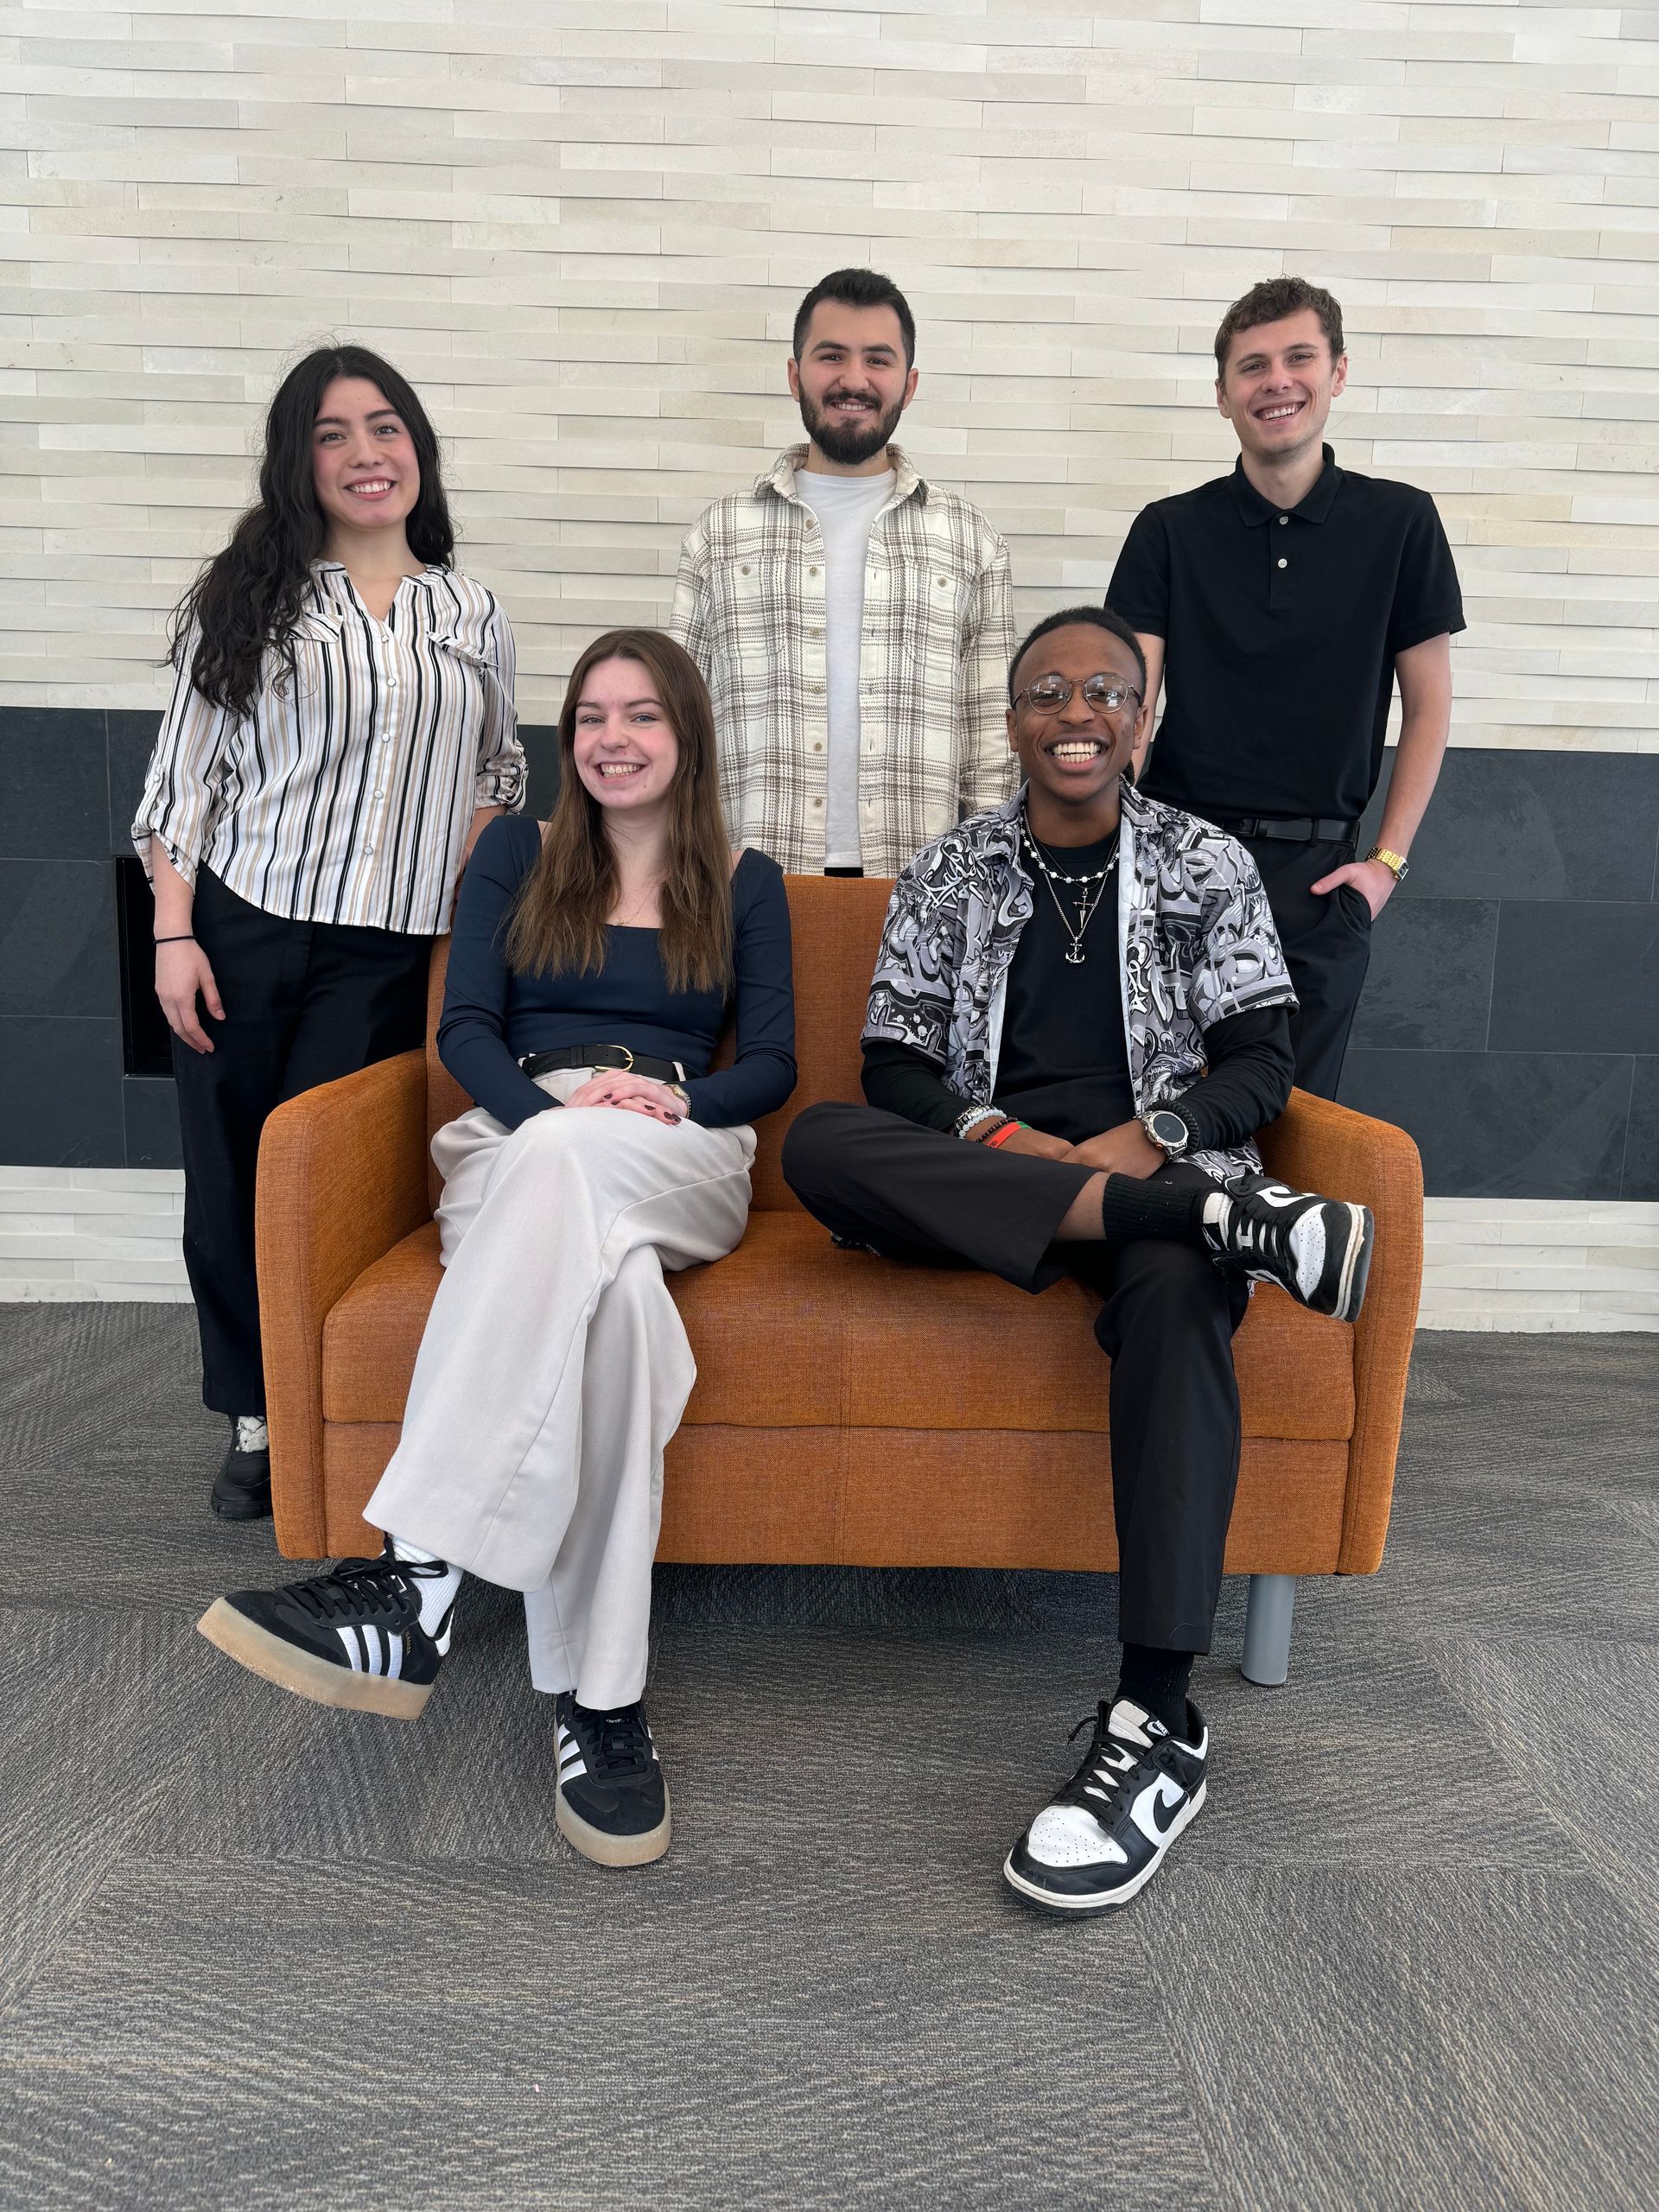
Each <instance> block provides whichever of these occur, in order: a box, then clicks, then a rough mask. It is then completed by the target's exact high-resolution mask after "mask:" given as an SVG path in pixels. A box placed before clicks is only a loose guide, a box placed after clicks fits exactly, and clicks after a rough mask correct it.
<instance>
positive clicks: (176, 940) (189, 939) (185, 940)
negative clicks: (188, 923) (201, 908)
mask: <svg viewBox="0 0 1659 2212" xmlns="http://www.w3.org/2000/svg"><path fill="white" fill-rule="evenodd" d="M195 941H196V933H195V931H194V930H186V931H185V933H184V935H183V936H182V937H158V938H156V944H194V943H195Z"/></svg>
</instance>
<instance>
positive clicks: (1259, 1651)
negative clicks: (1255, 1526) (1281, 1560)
mask: <svg viewBox="0 0 1659 2212" xmlns="http://www.w3.org/2000/svg"><path fill="white" fill-rule="evenodd" d="M1295 1610H1296V1578H1295V1576H1294V1574H1253V1575H1252V1576H1251V1577H1250V1594H1249V1599H1248V1601H1247V1603H1246V1605H1245V1609H1244V1656H1243V1661H1242V1662H1241V1663H1240V1668H1239V1671H1240V1673H1241V1674H1242V1675H1243V1677H1244V1679H1245V1681H1247V1682H1256V1683H1259V1684H1260V1685H1261V1687H1262V1688H1263V1689H1277V1688H1278V1687H1279V1685H1280V1683H1281V1682H1282V1681H1284V1679H1285V1676H1286V1675H1287V1674H1288V1673H1289V1672H1290V1624H1291V1617H1292V1615H1293V1614H1294V1611H1295Z"/></svg>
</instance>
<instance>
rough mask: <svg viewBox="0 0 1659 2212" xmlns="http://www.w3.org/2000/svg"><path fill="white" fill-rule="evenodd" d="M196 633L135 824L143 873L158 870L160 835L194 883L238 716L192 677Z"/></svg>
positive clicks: (219, 801) (183, 659) (214, 822)
mask: <svg viewBox="0 0 1659 2212" xmlns="http://www.w3.org/2000/svg"><path fill="white" fill-rule="evenodd" d="M197 634H198V633H197V632H195V631H194V630H192V631H191V632H190V633H189V635H188V637H187V638H186V639H185V641H184V645H183V650H182V651H181V653H180V655H179V666H178V674H177V676H176V677H175V679H174V683H173V697H172V700H171V702H169V704H168V709H167V713H166V714H165V715H164V716H163V717H162V727H161V732H160V734H159V735H158V736H157V738H156V749H155V751H154V752H153V753H151V754H150V756H149V770H148V772H147V773H146V775H145V777H144V789H143V797H142V798H140V799H139V802H138V811H137V814H136V815H135V816H134V817H133V823H132V842H133V846H134V849H136V851H137V855H138V857H139V859H140V860H141V861H143V864H144V873H145V874H146V875H149V876H153V875H154V874H155V869H154V868H153V866H152V865H151V855H150V841H151V839H152V838H158V839H159V840H160V841H161V846H162V851H163V852H164V853H165V854H166V855H167V857H168V860H169V861H172V863H173V865H174V867H175V868H176V869H177V870H178V872H179V874H181V876H182V877H183V878H184V880H185V881H186V882H187V883H190V884H194V881H195V880H196V870H197V868H198V867H199V866H200V862H201V857H202V855H203V854H204V853H206V852H207V849H208V847H209V845H210V844H211V843H212V842H213V831H214V829H216V828H217V827H218V823H219V813H220V810H221V808H222V805H223V800H224V784H225V777H226V770H227V769H228V767H229V766H230V757H229V747H230V742H231V739H232V734H233V733H234V731H235V728H236V717H235V716H234V715H232V714H231V712H230V711H229V710H228V709H226V708H224V707H216V706H214V705H213V702H211V701H210V700H207V699H204V698H203V697H202V696H201V694H200V692H199V691H198V690H197V689H196V687H195V685H194V683H192V682H191V680H190V670H191V666H192V664H193V663H194V659H195V655H196V644H197Z"/></svg>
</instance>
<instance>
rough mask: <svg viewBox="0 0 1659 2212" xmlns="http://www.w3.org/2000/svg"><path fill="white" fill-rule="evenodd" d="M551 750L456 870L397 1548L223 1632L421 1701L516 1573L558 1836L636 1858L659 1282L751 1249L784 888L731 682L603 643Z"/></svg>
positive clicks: (680, 1369) (660, 1349) (643, 1807)
mask: <svg viewBox="0 0 1659 2212" xmlns="http://www.w3.org/2000/svg"><path fill="white" fill-rule="evenodd" d="M559 748H560V766H561V780H560V786H559V798H558V803H557V804H556V806H555V808H554V810H553V815H552V818H551V820H550V822H549V823H548V824H547V826H546V829H545V830H544V831H543V830H540V829H538V828H537V825H536V824H535V823H527V822H524V821H521V820H518V819H514V818H511V817H509V818H506V819H503V820H501V821H499V822H495V823H492V824H491V825H490V827H489V828H488V829H486V831H485V832H484V834H483V836H481V837H480V840H479V842H478V848H477V850H476V852H475V853H474V856H473V860H472V863H471V865H470V866H469V868H467V874H466V875H465V876H464V877H463V879H462V880H461V899H460V904H459V906H458V908H457V910H456V916H455V925H454V945H453V948H452V950H451V953H450V959H449V969H448V989H447V991H446V994H445V998H444V1008H443V1018H442V1022H441V1023H440V1025H439V1029H438V1048H439V1051H440V1052H441V1053H442V1057H443V1060H444V1064H445V1065H446V1066H447V1067H448V1068H449V1069H450V1070H451V1071H452V1072H453V1073H454V1075H455V1077H457V1079H458V1080H459V1081H460V1082H461V1083H462V1084H465V1086H466V1087H467V1090H468V1091H469V1092H470V1093H471V1095H472V1096H473V1097H474V1099H476V1101H477V1102H478V1103H476V1105H474V1106H473V1107H472V1108H471V1109H469V1110H468V1111H467V1113H465V1114H463V1115H461V1117H460V1119H459V1120H458V1121H454V1122H450V1123H449V1124H448V1127H447V1128H442V1129H440V1130H439V1132H438V1134H437V1135H436V1136H435V1138H434V1139H433V1142H432V1154H433V1158H434V1160H435V1161H436V1163H437V1166H438V1168H439V1170H440V1172H441V1173H442V1176H443V1179H444V1181H443V1197H442V1201H441V1202H440V1205H439V1207H438V1223H439V1227H440V1230H441V1232H442V1248H443V1261H444V1277H443V1281H442V1283H441V1284H440V1286H439V1288H438V1294H437V1297H436V1298H435V1300H434V1301H433V1306H432V1312H431V1315H430V1318H429V1320H428V1322H427V1326H426V1333H425V1335H424V1337H423V1338H422V1341H421V1350H420V1356H419V1358H418V1359H417V1361H416V1367H415V1376H414V1380H413V1382H412V1383H411V1384H410V1394H409V1404H408V1408H407V1410H406V1412H405V1414H404V1431H403V1438H402V1440H401V1442H400V1443H399V1445H398V1446H397V1451H396V1452H395V1453H394V1454H393V1455H392V1459H391V1464H390V1465H388V1467H387V1469H386V1471H385V1475H384V1476H383V1477H382V1478H381V1480H380V1484H379V1487H378V1489H377V1490H376V1491H375V1493H374V1495H373V1497H372V1498H371V1499H370V1500H369V1502H368V1504H367V1506H366V1507H365V1514H366V1516H367V1517H368V1518H369V1519H371V1520H372V1521H373V1522H376V1523H377V1525H378V1526H379V1527H381V1528H383V1529H386V1530H387V1531H388V1532H389V1533H388V1535H387V1537H386V1542H385V1550H384V1552H383V1553H382V1554H381V1556H380V1557H379V1558H378V1560H344V1561H342V1563H341V1564H340V1566H339V1567H336V1568H335V1569H334V1572H333V1573H329V1574H325V1575H320V1576H318V1577H316V1578H315V1579H314V1580H311V1581H308V1582H301V1583H290V1584H289V1585H287V1586H285V1587H283V1588H282V1589H279V1590H276V1591H238V1592H235V1593H234V1594H233V1595H232V1596H230V1597H228V1598H221V1599H219V1601H218V1602H217V1603H216V1604H215V1605H213V1606H212V1607H210V1609H209V1610H208V1611H207V1614H206V1615H204V1617H203V1618H202V1622H201V1627H202V1630H203V1631H204V1633H205V1634H207V1636H208V1637H211V1638H212V1640H213V1642H214V1643H217V1644H219V1647H220V1648H221V1649H223V1650H226V1651H227V1652H228V1653H229V1654H230V1655H231V1656H232V1658H235V1659H238V1660H239V1661H240V1662H241V1663H242V1664H243V1665H244V1666H246V1667H250V1668H251V1669H253V1671H254V1672H255V1673H256V1674H259V1675H264V1676H265V1677H266V1678H267V1679H268V1680H270V1681H276V1682H279V1683H281V1684H283V1686H284V1687H285V1688H289V1689H293V1690H297V1691H298V1692H300V1694H302V1695H303V1696H308V1697H312V1698H315V1699H318V1700H321V1702H322V1703H324V1704H328V1705H337V1706H348V1707H355V1708H357V1709H359V1710H361V1711H365V1712H374V1713H394V1714H399V1715H402V1716H404V1717H405V1718H409V1719H413V1717H414V1716H415V1715H416V1713H418V1712H419V1711H420V1709H421V1707H423V1704H424V1703H425V1701H426V1698H427V1696H428V1694H429V1691H430V1689H431V1686H432V1683H433V1681H435V1678H436V1675H437V1672H438V1669H439V1666H440V1664H441V1662H442V1658H443V1656H444V1654H445V1653H446V1652H447V1651H448V1648H449V1637H450V1630H451V1625H452V1621H453V1618H454V1600H455V1592H456V1590H457V1589H458V1587H459V1586H460V1582H461V1572H462V1569H463V1568H465V1569H467V1570H470V1571H471V1572H472V1573H475V1574H480V1575H482V1576H483V1577H485V1578H486V1580H489V1581H492V1582H497V1583H502V1584H505V1586H507V1587H509V1588H511V1589H515V1590H522V1591H523V1592H524V1612H525V1617H526V1623H527V1626H528V1629H529V1636H530V1662H531V1679H532V1680H533V1681H534V1682H535V1684H536V1687H537V1688H538V1689H542V1690H546V1691H550V1692H551V1693H552V1694H553V1695H554V1697H555V1700H556V1736H557V1764H558V1772H557V1777H556V1817H557V1820H558V1824H559V1827H561V1828H562V1829H563V1832H564V1834H566V1836H568V1837H569V1840H570V1841H571V1842H572V1843H573V1844H575V1847H576V1848H577V1849H578V1850H579V1851H582V1852H585V1853H587V1854H588V1857H589V1858H592V1859H599V1860H601V1862H603V1863H604V1864H607V1865H610V1866H636V1865H639V1864H642V1863H643V1862H644V1861H645V1860H646V1859H657V1858H660V1857H661V1855H662V1853H664V1851H666V1850H667V1848H668V1841H669V1809H668V1793H667V1789H666V1788H665V1786H664V1781H663V1773H662V1768H661V1766H660V1765H659V1764H658V1758H657V1753H656V1749H655V1746H654V1745H653V1744H652V1736H651V1731H650V1729H649V1728H648V1727H647V1726H646V1724H645V1711H644V1707H642V1705H641V1703H640V1695H641V1692H642V1691H643V1689H644V1687H645V1660H646V1635H647V1629H648V1624H649V1619H650V1610H651V1566H652V1556H653V1554H655V1551H656V1548H657V1531H658V1522H659V1521H660V1518H661V1507H662V1481H663V1450H664V1446H665V1445H666V1444H667V1442H668V1440H669V1439H670V1437H671V1436H672V1434H673V1433H674V1431H675V1429H676V1428H677V1427H678V1425H679V1420H680V1415H681V1414H682V1413H683V1411H684V1408H685V1402H686V1399H687V1397H688V1396H689V1395H690V1389H691V1385H692V1383H693V1381H694V1380H695V1379H696V1368H695V1365H694V1364H693V1362H692V1357H691V1351H690V1345H689V1344H688V1343H687V1341H686V1336H685V1331H684V1329H683V1326H682V1325H681V1322H680V1318H679V1315H678V1313H677V1310H676V1308H675V1306H674V1302H673V1300H672V1299H671V1297H670V1296H669V1294H668V1289H667V1286H666V1285H665V1284H664V1281H663V1271H664V1268H683V1267H689V1266H690V1264H691V1263H692V1262H694V1261H711V1260H718V1259H721V1258H722V1257H723V1256H724V1255H725V1254H727V1253H728V1252H729V1251H731V1250H732V1249H734V1246H735V1245H736V1244H737V1243H738V1242H739V1240H740V1238H741V1236H742V1234H743V1229H744V1224H745V1222H746V1220H747V1216H748V1208H749V1167H750V1164H751V1162H752V1161H753V1158H754V1132H753V1129H752V1128H750V1127H749V1126H748V1124H749V1122H751V1121H753V1120H754V1119H756V1118H758V1116H760V1115H762V1114H769V1113H771V1112H772V1110H773V1109H775V1108H777V1107H779V1106H781V1105H782V1104H783V1103H784V1101H785V1098H787V1097H788V1096H789V1094H790V1092H791V1090H792V1089H793V1088H794V1084H795V1057H794V1047H795V1020H794V996H793V991H792V987H791V972H790V943H789V908H788V905H787V903H786V901H785V895H784V881H783V877H782V874H780V872H779V868H778V867H777V865H776V864H775V862H773V861H770V860H768V859H766V857H765V855H762V854H760V853H759V852H755V851H753V850H750V851H746V852H743V853H741V854H737V855H734V854H733V853H732V851H731V850H730V848H729V846H728V842H727V833H726V828H725V824H724V822H723V820H722V818H721V810H720V798H719V779H718V776H717V774H716V769H715V731H714V718H713V715H712V713H711V711H710V709H709V695H708V693H707V691H706V690H704V688H703V683H702V677H700V676H699V675H698V673H697V671H696V665H695V664H694V663H693V662H692V661H691V660H690V658H689V657H688V655H687V654H686V653H685V652H683V650H682V648H681V647H680V646H678V645H675V644H674V643H673V642H672V641H671V639H668V638H666V637H664V636H662V635H660V634H659V633H658V632H656V631H653V630H614V631H611V632H608V633H607V635H606V636H604V637H602V638H600V639H596V640H595V641H594V644H593V645H590V646H589V647H588V650H587V652H585V653H584V654H583V655H582V658H581V659H580V660H579V661H578V663H577V664H576V667H575V671H574V673H573V674H572V676H571V678H570V683H569V689H568V690H567V692H566V695H565V701H564V708H563V713H562V714H561V715H560V718H559ZM728 1009H729V1010H731V1011H732V1012H733V1013H734V1015H735V1022H736V1033H737V1034H736V1056H735V1058H734V1061H733V1064H732V1065H731V1066H729V1067H727V1068H722V1069H721V1070H720V1071H718V1072H717V1073H715V1074H711V1073H710V1072H709V1061H710V1059H711V1058H712V1057H713V1053H714V1049H715V1040H716V1039H717V1038H718V1036H719V1034H720V1032H721V1028H722V1027H724V1025H725V1020H726V1017H727V1014H728Z"/></svg>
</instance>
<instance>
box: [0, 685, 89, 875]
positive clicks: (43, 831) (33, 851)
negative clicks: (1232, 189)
mask: <svg viewBox="0 0 1659 2212" xmlns="http://www.w3.org/2000/svg"><path fill="white" fill-rule="evenodd" d="M108 777H109V768H108V763H107V760H106V757H105V739H104V715H103V711H102V709H93V708H89V709H86V710H84V711H83V710H82V709H79V708H68V707H0V856H3V857H4V858H6V859H8V860H41V861H72V860H73V861H94V860H100V859H102V857H103V855H104V853H105V842H104V824H105V817H106V815H107V812H108V808H109V783H108Z"/></svg>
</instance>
